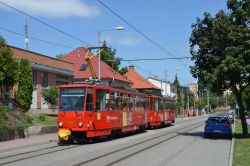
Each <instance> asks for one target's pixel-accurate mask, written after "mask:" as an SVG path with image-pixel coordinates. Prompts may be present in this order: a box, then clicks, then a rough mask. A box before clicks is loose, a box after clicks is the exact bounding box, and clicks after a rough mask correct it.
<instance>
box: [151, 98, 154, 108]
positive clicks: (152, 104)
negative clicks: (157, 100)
mask: <svg viewBox="0 0 250 166" xmlns="http://www.w3.org/2000/svg"><path fill="white" fill-rule="evenodd" d="M153 106H154V102H153V98H150V110H151V111H152V110H153Z"/></svg>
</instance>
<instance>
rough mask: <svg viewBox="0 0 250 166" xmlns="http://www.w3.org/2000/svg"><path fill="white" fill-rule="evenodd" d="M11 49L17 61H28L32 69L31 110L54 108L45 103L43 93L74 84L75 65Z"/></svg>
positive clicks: (18, 49) (14, 48)
mask: <svg viewBox="0 0 250 166" xmlns="http://www.w3.org/2000/svg"><path fill="white" fill-rule="evenodd" d="M10 48H11V50H12V52H13V55H14V57H15V58H16V59H17V60H20V59H22V58H23V59H27V60H29V62H30V65H31V67H32V75H33V84H34V88H33V99H32V105H31V110H32V109H48V108H53V106H51V105H49V104H45V103H44V100H43V98H42V92H43V91H44V90H45V89H48V88H49V87H52V86H56V85H61V84H70V83H72V82H73V77H74V73H73V70H72V67H73V64H72V63H70V62H66V61H63V60H60V59H56V58H52V57H49V56H46V55H42V54H39V53H35V52H32V51H27V50H24V49H21V48H17V47H13V46H10Z"/></svg>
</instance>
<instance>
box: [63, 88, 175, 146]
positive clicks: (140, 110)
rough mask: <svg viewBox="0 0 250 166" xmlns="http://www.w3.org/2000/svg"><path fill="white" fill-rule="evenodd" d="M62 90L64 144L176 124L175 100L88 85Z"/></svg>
mask: <svg viewBox="0 0 250 166" xmlns="http://www.w3.org/2000/svg"><path fill="white" fill-rule="evenodd" d="M58 89H59V92H58V98H59V101H58V105H59V108H58V138H59V141H60V142H71V141H77V142H84V141H87V140H89V139H91V138H95V137H100V136H109V135H112V134H114V135H116V134H120V133H126V132H133V131H137V130H143V129H146V128H147V127H148V126H150V127H157V126H160V125H163V124H169V123H171V122H174V118H175V116H174V110H171V111H170V106H169V108H168V105H171V102H172V101H171V100H169V99H168V100H167V99H164V98H162V97H158V96H148V95H146V94H140V93H136V92H131V91H125V90H119V89H113V88H110V87H106V86H100V85H88V84H72V85H63V86H59V87H58ZM156 101H157V102H156ZM156 103H157V104H156ZM164 103H165V104H164ZM153 106H154V107H153Z"/></svg>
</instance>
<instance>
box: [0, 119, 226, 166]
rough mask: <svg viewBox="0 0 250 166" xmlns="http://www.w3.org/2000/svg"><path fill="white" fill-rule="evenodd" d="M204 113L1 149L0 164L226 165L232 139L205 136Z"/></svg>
mask: <svg viewBox="0 0 250 166" xmlns="http://www.w3.org/2000/svg"><path fill="white" fill-rule="evenodd" d="M205 119H206V118H205V117H199V118H191V119H186V120H182V121H177V122H176V124H175V125H174V126H171V127H167V128H160V129H152V130H147V131H146V132H143V133H137V134H130V135H129V136H125V137H121V138H116V139H113V140H107V139H101V140H97V141H95V142H94V143H92V144H85V145H68V146H57V144H56V143H55V142H51V143H50V142H47V143H44V144H35V145H34V146H27V147H25V148H15V149H11V150H9V151H1V153H0V165H18V166H20V165H33V164H34V163H35V165H58V166H59V165H131V166H133V165H137V166H138V165H148V166H152V165H155V166H165V165H171V166H182V165H185V166H206V165H207V166H211V165H213V166H217V165H218V166H227V165H228V161H229V153H230V146H231V140H227V139H204V138H203V127H204V121H205Z"/></svg>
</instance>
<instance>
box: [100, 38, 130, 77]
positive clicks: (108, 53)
mask: <svg viewBox="0 0 250 166" xmlns="http://www.w3.org/2000/svg"><path fill="white" fill-rule="evenodd" d="M102 47H104V49H102V51H101V53H100V54H101V59H102V60H103V61H105V62H106V63H107V64H108V65H109V66H110V67H112V68H113V69H114V70H115V71H117V72H118V73H120V74H122V75H123V74H125V73H127V72H128V68H126V67H123V68H120V65H121V59H120V58H118V57H116V56H115V54H116V49H112V48H111V47H108V45H107V42H106V41H105V40H104V41H103V45H102Z"/></svg>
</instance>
